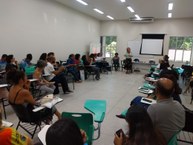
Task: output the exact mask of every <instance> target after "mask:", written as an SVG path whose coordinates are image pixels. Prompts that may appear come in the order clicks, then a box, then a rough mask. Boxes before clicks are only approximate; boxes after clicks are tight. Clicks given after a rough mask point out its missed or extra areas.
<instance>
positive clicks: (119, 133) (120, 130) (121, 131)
mask: <svg viewBox="0 0 193 145" xmlns="http://www.w3.org/2000/svg"><path fill="white" fill-rule="evenodd" d="M121 133H122V136H125V134H124V132H123V130H122V129H119V130H117V131H116V134H117V136H118V137H120V135H121Z"/></svg>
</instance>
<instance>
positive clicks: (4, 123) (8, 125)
mask: <svg viewBox="0 0 193 145" xmlns="http://www.w3.org/2000/svg"><path fill="white" fill-rule="evenodd" d="M2 123H3V124H2V126H5V127H11V126H13V123H11V122H8V121H4V120H2Z"/></svg>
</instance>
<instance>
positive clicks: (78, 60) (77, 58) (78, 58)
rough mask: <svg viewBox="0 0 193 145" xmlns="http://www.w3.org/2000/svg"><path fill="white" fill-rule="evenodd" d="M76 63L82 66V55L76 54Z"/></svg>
mask: <svg viewBox="0 0 193 145" xmlns="http://www.w3.org/2000/svg"><path fill="white" fill-rule="evenodd" d="M74 63H75V64H76V65H81V61H80V54H78V53H77V54H75V59H74Z"/></svg>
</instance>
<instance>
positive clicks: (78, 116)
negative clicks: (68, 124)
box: [62, 112, 94, 145]
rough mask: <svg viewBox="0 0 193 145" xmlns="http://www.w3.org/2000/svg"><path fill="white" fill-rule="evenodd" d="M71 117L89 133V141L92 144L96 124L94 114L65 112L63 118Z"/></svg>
mask: <svg viewBox="0 0 193 145" xmlns="http://www.w3.org/2000/svg"><path fill="white" fill-rule="evenodd" d="M65 117H66V118H70V119H72V120H74V121H75V122H76V123H77V125H78V126H79V128H80V129H83V130H84V131H85V132H86V134H87V143H88V144H89V145H91V144H92V139H93V134H94V125H93V116H92V114H91V113H73V112H63V113H62V118H65Z"/></svg>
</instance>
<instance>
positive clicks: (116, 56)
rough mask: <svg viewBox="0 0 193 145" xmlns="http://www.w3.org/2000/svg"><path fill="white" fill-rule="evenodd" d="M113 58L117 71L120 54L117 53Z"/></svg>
mask: <svg viewBox="0 0 193 145" xmlns="http://www.w3.org/2000/svg"><path fill="white" fill-rule="evenodd" d="M112 60H113V65H114V67H115V71H117V70H118V68H119V54H118V53H115V56H114V57H113V59H112Z"/></svg>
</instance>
